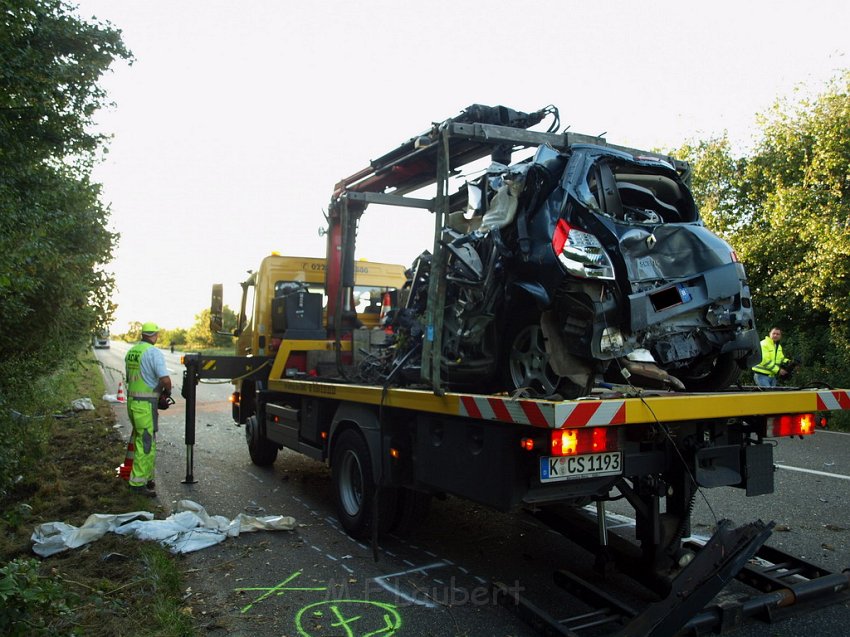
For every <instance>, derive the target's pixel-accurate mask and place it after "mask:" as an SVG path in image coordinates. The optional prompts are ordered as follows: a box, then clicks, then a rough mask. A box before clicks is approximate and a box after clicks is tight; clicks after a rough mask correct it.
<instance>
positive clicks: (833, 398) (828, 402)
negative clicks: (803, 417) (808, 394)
mask: <svg viewBox="0 0 850 637" xmlns="http://www.w3.org/2000/svg"><path fill="white" fill-rule="evenodd" d="M827 409H850V391H847V390H846V389H845V390H840V391H819V392H818V411H826V410H827Z"/></svg>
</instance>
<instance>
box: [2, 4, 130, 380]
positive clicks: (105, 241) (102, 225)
mask: <svg viewBox="0 0 850 637" xmlns="http://www.w3.org/2000/svg"><path fill="white" fill-rule="evenodd" d="M116 59H128V60H129V59H131V55H130V53H129V52H128V51H127V49H126V48H125V47H124V44H123V42H122V40H121V35H120V32H119V31H117V30H116V29H114V28H112V27H111V26H109V25H106V24H100V23H91V22H84V21H82V20H80V19H79V18H78V17H77V16H76V15H74V13H73V10H72V8H71V7H70V6H69V5H67V4H65V3H64V2H62V1H61V0H0V361H3V365H4V369H3V370H2V371H4V372H5V373H3V374H0V378H2V379H3V380H6V379H9V378H12V377H17V378H20V377H21V376H24V377H25V376H27V374H26V373H23V374H22V373H21V366H28V368H29V369H30V370H45V371H48V370H50V369H52V368H54V367H55V366H56V365H57V363H58V362H59V361H61V360H62V359H63V358H65V357H66V356H67V355H68V353H69V352H72V351H75V350H77V349H79V347H80V346H82V345H83V344H84V343H85V342H86V341H87V340H88V338H89V337H90V334H91V333H92V331H93V330H94V329H95V328H96V327H97V326H105V325H106V324H108V322H109V319H110V316H111V314H112V312H113V310H114V307H113V306H112V303H111V301H110V296H111V292H112V287H113V281H112V278H111V276H110V275H109V274H108V273H107V272H106V271H105V270H104V266H105V264H106V263H108V262H109V261H110V260H111V257H112V250H113V248H114V246H115V244H116V241H117V235H115V234H114V233H112V232H110V231H109V230H108V229H107V227H106V224H107V221H108V210H107V208H106V207H105V206H104V205H103V203H102V202H101V201H100V187H99V185H97V184H94V183H92V182H91V181H90V174H91V168H92V166H93V164H94V162H95V161H96V160H97V159H98V158H99V153H100V152H101V151H102V150H103V149H104V143H105V138H104V136H103V135H101V134H97V133H94V132H92V130H91V129H92V117H93V115H94V113H95V112H96V111H97V110H98V109H99V108H101V107H102V106H104V105H105V100H106V95H105V93H104V91H103V89H102V88H100V87H99V85H98V81H99V79H100V77H101V76H102V75H103V73H104V72H106V71H107V69H108V68H109V66H110V64H111V63H112V62H113V61H114V60H116ZM11 366H13V367H12V368H13V369H15V372H14V373H11V372H10V371H9V370H10V367H11ZM2 382H3V381H0V383H2ZM0 389H3V385H0ZM6 389H8V387H6Z"/></svg>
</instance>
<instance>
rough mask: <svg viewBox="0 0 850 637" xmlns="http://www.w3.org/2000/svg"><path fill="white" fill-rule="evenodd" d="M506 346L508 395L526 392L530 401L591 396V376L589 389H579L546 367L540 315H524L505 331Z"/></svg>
mask: <svg viewBox="0 0 850 637" xmlns="http://www.w3.org/2000/svg"><path fill="white" fill-rule="evenodd" d="M507 343H508V347H507V351H506V352H505V353H504V355H503V357H502V376H503V381H504V386H505V387H504V388H505V389H506V390H507V391H508V392H509V393H514V392H516V391H518V390H521V389H523V390H525V392H526V394H527V396H529V397H530V398H549V397H553V396H560V397H561V398H563V399H573V398H578V397H579V396H584V395H586V394H588V393H590V389H591V387H592V383H593V377H592V376H591V377H590V378H589V379H588V386H587V387H583V386H580V385H578V384H576V383H574V382H573V381H571V380H570V379H569V378H567V377H561V376H558V375H557V374H556V373H555V370H553V369H552V367H551V366H550V365H549V355H548V354H547V352H546V342H545V340H544V337H543V328H542V327H541V326H540V313H539V312H526V313H525V314H523V315H521V316H520V318H519V319H517V320H516V321H514V323H513V324H512V326H511V328H510V329H508V339H507Z"/></svg>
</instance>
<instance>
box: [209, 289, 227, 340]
mask: <svg viewBox="0 0 850 637" xmlns="http://www.w3.org/2000/svg"><path fill="white" fill-rule="evenodd" d="M223 297H224V286H223V285H222V284H221V283H213V286H212V300H211V301H210V332H212V333H213V334H218V333H219V332H220V331H221V330H222V328H223V327H224V319H223V318H222V312H223V308H224V303H223Z"/></svg>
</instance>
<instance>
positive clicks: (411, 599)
mask: <svg viewBox="0 0 850 637" xmlns="http://www.w3.org/2000/svg"><path fill="white" fill-rule="evenodd" d="M444 566H446V563H445V562H434V563H433V564H428V565H427V566H420V567H417V568H412V569H410V570H407V571H399V572H398V573H390V574H388V575H381V576H379V577H373V578H372V581H374V582H376V583H377V584H378V586H380V587H381V588H383V589H384V590H385V591H387V592H388V593H392V594H393V595H395V596H397V597H400V598H402V599H403V600H405V601H407V602H410V603H411V604H418V605H419V606H425V607H426V608H436V607H437V605H436V604H435V603H433V602H431V601H429V600H427V599H417V598H416V597H413V596H411V595H408V594H407V593H405V592H403V591H400V590H399V589H397V588H396V587H395V586H393V585H392V584H390V583H389V582H387V581H386V580H387V579H389V578H391V577H400V576H402V575H408V574H410V573H422V574H425V573H426V572H427V571H429V570H431V569H436V568H443V567H444Z"/></svg>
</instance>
